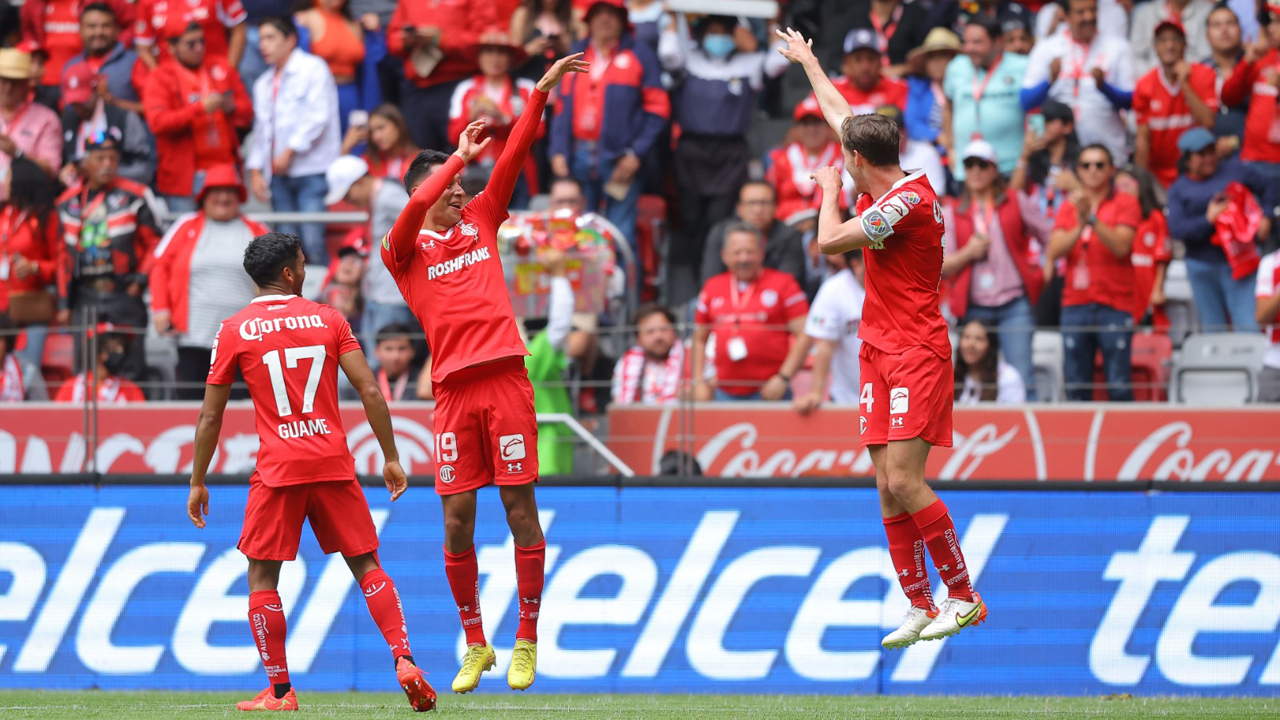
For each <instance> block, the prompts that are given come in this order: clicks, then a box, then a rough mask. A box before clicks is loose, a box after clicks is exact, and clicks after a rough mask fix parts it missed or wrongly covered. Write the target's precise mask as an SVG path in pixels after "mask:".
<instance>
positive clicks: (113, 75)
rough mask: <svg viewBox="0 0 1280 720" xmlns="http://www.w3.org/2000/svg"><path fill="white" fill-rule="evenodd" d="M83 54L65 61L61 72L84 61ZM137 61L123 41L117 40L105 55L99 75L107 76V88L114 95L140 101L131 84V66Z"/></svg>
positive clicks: (130, 100) (136, 55)
mask: <svg viewBox="0 0 1280 720" xmlns="http://www.w3.org/2000/svg"><path fill="white" fill-rule="evenodd" d="M85 59H86V58H85V54H84V53H80V54H79V55H76V56H75V57H73V58H71V59H70V60H68V61H67V63H66V64H65V65H63V66H62V72H64V73H65V72H66V71H67V68H70V67H71V66H72V65H78V64H80V63H82V62H84V61H85ZM137 62H138V53H136V52H134V51H133V50H130V49H129V48H126V47H125V46H124V43H120V42H117V43H116V46H115V47H113V48H111V52H110V53H109V54H108V55H107V59H106V61H105V62H103V63H102V68H101V69H100V70H98V74H99V75H105V76H106V78H107V90H109V91H110V92H111V94H112V95H113V96H114V97H118V98H120V99H121V100H128V101H129V102H141V101H142V98H141V97H139V96H138V89H137V88H135V87H134V86H133V66H134V64H136V63H137Z"/></svg>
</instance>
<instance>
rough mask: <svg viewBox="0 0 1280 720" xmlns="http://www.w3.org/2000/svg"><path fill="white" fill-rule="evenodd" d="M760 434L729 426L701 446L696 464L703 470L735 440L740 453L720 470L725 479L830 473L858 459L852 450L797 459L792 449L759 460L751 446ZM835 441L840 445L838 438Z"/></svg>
mask: <svg viewBox="0 0 1280 720" xmlns="http://www.w3.org/2000/svg"><path fill="white" fill-rule="evenodd" d="M759 436H760V431H759V430H757V429H756V426H755V424H754V423H751V422H740V423H734V424H733V425H730V426H728V427H726V428H724V429H723V430H721V431H720V432H718V433H716V434H715V436H714V437H712V438H711V439H710V440H708V441H707V442H706V444H705V445H703V446H702V449H701V450H699V451H698V455H697V458H698V464H699V465H700V466H702V467H704V468H709V467H712V466H713V464H714V463H715V462H716V461H717V459H718V458H719V457H720V454H721V453H722V452H724V451H725V450H726V449H727V448H729V446H730V445H732V444H733V443H734V442H735V441H736V442H737V443H738V446H739V448H740V451H739V452H738V453H737V454H736V455H734V456H733V457H731V458H729V460H727V461H726V462H725V464H724V467H723V468H722V469H721V470H720V475H722V476H724V477H770V476H780V477H795V476H797V475H799V474H800V473H802V472H809V471H818V472H829V471H831V470H834V469H835V468H837V467H847V466H849V465H851V464H853V462H854V461H855V460H856V459H857V457H858V453H859V450H857V449H854V448H837V449H830V450H828V449H818V450H812V451H810V452H808V453H806V454H805V456H804V457H803V458H797V456H796V453H795V452H794V451H792V450H780V451H778V452H776V453H774V454H773V455H772V456H771V457H769V458H768V459H767V460H764V461H761V459H760V453H758V452H756V451H755V450H753V449H752V448H753V447H754V445H755V443H756V440H757V438H758V437H759ZM835 441H836V442H840V440H839V439H838V438H837V439H835Z"/></svg>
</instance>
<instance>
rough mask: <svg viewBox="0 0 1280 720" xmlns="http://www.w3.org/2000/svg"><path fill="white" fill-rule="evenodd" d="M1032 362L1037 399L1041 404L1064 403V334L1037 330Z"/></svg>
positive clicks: (1033, 340)
mask: <svg viewBox="0 0 1280 720" xmlns="http://www.w3.org/2000/svg"><path fill="white" fill-rule="evenodd" d="M1031 362H1032V365H1033V366H1034V367H1035V383H1036V398H1037V399H1038V400H1040V402H1062V400H1063V398H1064V397H1065V395H1066V390H1065V380H1064V378H1063V363H1064V362H1065V360H1064V354H1063V350H1062V333H1060V332H1057V331H1056V330H1036V332H1035V334H1034V335H1033V336H1032V339H1031Z"/></svg>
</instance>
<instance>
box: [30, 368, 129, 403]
mask: <svg viewBox="0 0 1280 720" xmlns="http://www.w3.org/2000/svg"><path fill="white" fill-rule="evenodd" d="M92 382H93V380H92V379H90V375H89V373H81V374H79V375H77V376H76V377H75V378H74V379H72V380H70V381H69V382H65V383H63V384H62V387H61V388H59V389H58V395H57V396H56V397H55V398H54V399H53V401H54V402H61V403H76V404H81V403H84V402H85V400H86V394H87V391H88V388H89V385H90V384H91V383H92ZM146 400H147V396H146V395H143V394H142V388H140V387H138V386H137V385H134V384H133V383H132V382H130V381H129V380H126V379H124V378H121V377H109V378H107V379H105V380H103V381H102V383H101V384H99V385H98V404H99V405H127V404H129V403H140V402H146Z"/></svg>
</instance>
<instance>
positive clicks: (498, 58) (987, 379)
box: [0, 0, 1280, 412]
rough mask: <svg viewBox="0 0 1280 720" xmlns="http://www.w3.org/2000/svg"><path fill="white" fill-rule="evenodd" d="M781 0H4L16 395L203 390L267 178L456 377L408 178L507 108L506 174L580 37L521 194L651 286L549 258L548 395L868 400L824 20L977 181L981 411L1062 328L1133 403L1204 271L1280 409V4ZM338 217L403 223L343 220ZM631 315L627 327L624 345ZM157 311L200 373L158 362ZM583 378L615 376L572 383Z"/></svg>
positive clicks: (965, 183) (1069, 385)
mask: <svg viewBox="0 0 1280 720" xmlns="http://www.w3.org/2000/svg"><path fill="white" fill-rule="evenodd" d="M705 5H706V6H707V7H708V8H714V7H715V5H716V3H715V2H712V1H710V0H709V1H708V2H707V3H705ZM779 5H780V12H779V16H778V17H777V18H773V19H770V20H768V21H765V20H762V19H758V18H739V17H731V16H721V15H700V16H687V15H685V14H683V13H677V12H669V11H668V9H667V8H666V7H665V5H664V3H663V2H662V0H629V1H628V0H431V1H429V2H428V1H427V0H399V2H397V0H302V2H298V3H295V2H294V0H183V1H182V2H177V1H173V0H136V2H134V0H104V1H102V2H84V1H83V0H25V2H21V3H17V2H13V1H12V0H0V43H3V48H2V49H0V174H3V184H2V185H0V199H2V200H3V202H4V205H3V209H2V210H0V288H2V289H0V402H14V401H21V400H24V399H27V400H35V399H44V398H45V397H54V398H55V399H58V400H65V401H72V402H83V401H84V400H85V399H86V397H87V396H88V395H90V394H92V393H94V392H95V389H96V396H97V399H98V402H100V403H115V402H132V401H138V400H142V399H143V398H144V392H143V391H142V390H141V389H140V387H143V388H146V393H145V396H146V397H150V398H151V399H163V398H178V399H197V398H199V397H200V396H201V394H202V392H203V387H202V385H203V381H204V378H205V376H206V374H207V372H208V368H209V362H210V361H209V354H210V350H211V348H212V346H213V343H214V336H215V334H216V331H217V329H218V326H219V323H220V321H221V319H223V318H224V317H226V316H229V315H231V314H233V313H234V312H236V311H237V310H239V309H240V308H241V307H243V306H244V305H245V304H246V303H247V302H248V301H249V299H250V298H251V297H252V296H253V292H254V290H253V286H252V283H251V282H250V281H249V279H248V277H247V276H246V275H245V273H244V271H243V269H242V268H241V258H242V255H243V251H244V248H245V246H246V245H247V243H248V242H249V240H250V239H252V238H253V237H254V236H255V235H257V234H260V233H262V232H264V231H265V226H264V225H262V224H261V223H260V222H258V221H256V220H254V219H252V218H251V217H249V216H248V215H246V212H247V209H246V203H250V204H251V205H250V206H252V204H253V203H256V207H257V208H259V209H262V210H266V209H268V208H269V209H270V210H274V211H276V212H281V213H306V214H309V216H304V217H302V218H297V217H291V218H287V219H288V220H290V221H291V222H282V223H276V224H275V229H280V230H286V231H290V232H295V233H297V234H298V235H299V236H300V237H301V238H302V241H303V246H304V248H305V251H306V255H307V258H308V262H309V264H311V265H313V266H325V267H327V277H326V278H325V282H324V283H323V285H322V290H321V291H320V297H321V298H322V299H323V301H324V302H327V303H330V304H332V305H333V306H334V307H336V308H338V309H339V310H340V311H341V312H343V313H344V314H345V315H347V316H348V317H349V318H350V319H351V321H352V324H353V326H354V327H355V329H356V332H357V335H358V337H359V338H360V339H361V342H362V344H363V345H364V347H365V350H366V352H367V353H368V354H369V355H370V356H371V357H370V359H371V363H372V364H373V365H374V366H375V367H378V368H380V370H379V380H380V384H381V387H382V388H383V391H384V395H386V397H387V398H388V399H393V400H407V399H415V398H421V399H430V397H431V386H430V381H429V351H428V349H427V348H426V347H425V344H424V343H422V341H421V331H420V329H419V328H418V327H417V324H416V321H415V320H414V317H413V315H412V313H410V312H409V310H408V307H407V306H406V304H405V302H404V300H403V298H402V297H401V296H400V293H399V291H398V289H397V288H396V286H395V283H394V281H393V280H392V278H391V275H390V273H389V272H388V271H387V269H386V268H385V267H383V265H382V262H381V259H380V253H378V252H376V249H377V247H378V243H379V242H380V240H381V238H383V237H384V236H385V235H386V233H387V232H388V230H389V229H390V227H391V224H392V223H393V222H394V220H395V218H396V217H397V215H398V214H399V212H400V210H401V209H402V208H403V207H404V205H405V203H407V202H408V194H407V193H406V191H405V189H404V186H403V184H402V181H401V177H402V175H403V174H404V172H405V170H406V169H407V168H408V165H409V162H410V161H411V160H412V159H413V157H414V156H415V154H416V153H417V152H418V150H419V148H434V149H439V150H445V151H448V150H450V149H451V148H452V146H453V143H454V140H456V138H457V136H458V134H459V132H461V129H462V128H463V127H465V125H466V124H467V123H468V122H470V121H473V120H475V119H478V118H482V117H483V118H487V119H488V132H489V133H490V134H492V135H493V136H494V138H495V142H493V143H491V145H490V147H489V149H488V152H487V153H486V155H485V156H483V157H481V158H480V159H479V160H478V161H477V162H475V163H473V167H472V168H470V169H469V170H468V173H469V176H468V178H467V180H468V182H469V183H471V185H470V186H472V187H474V186H476V184H480V185H482V184H483V182H484V180H485V179H486V178H487V173H488V172H489V170H490V169H491V168H492V165H493V162H494V161H495V160H496V158H497V157H498V155H499V154H500V153H501V151H502V147H503V142H504V139H505V137H506V136H507V134H509V133H510V131H511V128H512V126H513V124H514V121H515V119H516V118H518V117H519V116H520V114H521V112H522V111H523V109H524V107H525V105H526V103H527V102H528V99H529V96H530V93H531V92H532V89H533V82H532V81H533V79H536V78H538V77H539V76H540V75H541V74H542V72H543V71H544V70H545V68H546V67H547V66H548V64H549V63H550V62H552V61H554V60H555V59H556V58H558V57H562V56H564V55H566V54H568V53H570V52H579V51H581V52H585V54H586V59H587V60H588V61H589V62H591V63H592V67H591V71H590V73H589V74H587V75H584V76H581V77H571V78H569V79H567V80H566V81H565V83H564V84H563V86H562V87H561V88H559V91H558V93H557V95H556V96H555V97H554V100H553V102H552V103H551V104H549V108H550V109H549V111H548V118H547V122H546V123H545V124H544V126H543V128H542V130H540V132H541V133H544V134H543V135H542V136H540V140H539V143H538V145H537V146H536V151H535V153H534V156H533V157H531V158H530V161H529V163H528V166H527V167H526V168H525V170H524V173H523V174H522V176H521V178H520V181H519V183H518V185H517V188H516V191H515V195H514V197H513V200H512V202H511V209H512V210H513V211H516V210H526V209H529V208H531V207H536V208H538V209H539V210H542V211H544V212H558V213H568V214H570V215H580V214H588V213H592V214H596V215H598V216H599V217H600V218H602V219H604V220H606V221H607V222H608V223H609V224H611V226H612V227H614V228H616V229H617V230H618V232H619V236H620V237H619V238H618V241H619V242H625V243H626V245H627V248H624V250H628V251H629V252H624V253H623V254H622V256H620V257H623V256H625V257H626V258H630V260H629V261H623V260H620V261H619V264H620V265H621V266H623V267H624V269H625V272H627V273H629V274H630V275H631V276H632V277H633V278H635V279H637V280H638V283H637V285H638V287H639V293H638V294H639V295H640V296H641V297H640V298H638V299H639V300H643V301H645V302H643V303H638V304H639V307H636V308H634V310H632V311H631V312H630V313H624V314H629V317H620V316H618V315H617V314H611V313H606V314H604V315H603V316H588V317H583V316H582V314H581V313H579V314H577V315H575V314H573V313H572V307H573V297H572V293H573V292H574V290H573V287H571V285H570V284H569V283H567V282H562V281H563V280H564V279H565V277H566V271H565V269H564V266H565V260H564V258H563V257H560V256H559V255H558V254H556V253H550V254H547V255H544V256H543V260H544V262H545V263H546V265H547V268H548V270H549V273H548V274H549V275H550V276H552V279H551V280H549V281H548V283H547V287H548V288H549V289H550V293H551V300H550V302H549V303H548V306H549V310H548V314H550V315H551V316H552V317H548V318H545V319H534V318H530V319H528V320H527V321H526V330H527V332H528V335H529V341H530V346H531V349H533V350H534V356H533V358H531V360H530V362H529V367H530V368H531V369H533V368H535V367H536V368H538V377H535V378H534V380H535V382H538V383H540V384H539V385H538V387H539V388H540V389H539V394H540V409H542V406H543V405H544V404H545V407H546V408H548V409H554V410H556V411H566V410H567V409H569V408H570V407H572V406H578V407H580V408H581V409H582V410H584V411H587V412H593V411H598V410H599V409H601V408H603V406H604V405H605V404H607V403H608V402H614V403H666V402H677V401H682V400H711V399H717V400H745V399H757V400H765V401H783V400H790V401H792V402H793V403H794V404H795V406H796V407H797V409H799V410H800V411H801V412H808V411H811V410H813V409H814V408H816V407H818V406H819V405H821V404H822V403H823V402H824V401H826V400H827V399H828V398H829V399H830V400H831V401H833V402H838V403H857V402H858V397H859V384H858V362H857V354H858V348H859V344H858V340H857V329H858V324H859V318H860V315H861V304H862V297H863V286H862V282H863V274H862V261H861V257H860V256H859V254H858V253H856V252H855V253H850V254H848V255H845V256H832V257H826V256H822V255H821V254H819V253H818V252H817V247H816V242H815V241H814V237H815V230H816V224H817V208H818V206H819V204H820V201H821V197H820V193H821V191H820V190H819V189H818V187H817V186H816V183H815V182H814V180H813V178H812V177H811V174H812V173H814V172H815V171H816V170H817V169H818V168H820V167H823V166H827V165H835V166H837V167H841V166H842V165H843V157H842V154H841V151H840V146H839V140H838V138H837V137H836V135H835V134H834V133H833V132H832V131H831V129H830V128H829V127H828V126H827V124H826V123H825V122H824V120H823V118H822V114H821V111H820V110H819V108H818V105H817V102H816V100H815V99H814V98H812V97H805V94H804V93H805V91H806V90H802V89H801V88H806V89H807V85H804V84H803V80H799V82H796V81H795V80H796V78H797V76H796V75H795V74H794V73H792V72H789V70H790V65H789V63H788V61H787V60H786V59H785V58H784V57H782V56H781V55H780V54H779V53H777V52H776V45H777V43H778V42H779V41H778V40H777V38H776V36H775V35H774V32H773V31H774V29H775V28H777V27H779V26H782V27H786V26H791V27H796V28H798V29H800V30H801V31H802V32H804V34H805V35H806V36H807V37H812V38H814V48H815V51H817V53H818V55H819V57H820V58H822V59H823V63H824V66H825V67H826V68H827V69H828V71H829V72H831V73H832V74H833V75H838V76H839V78H838V79H837V81H836V82H837V87H838V88H839V90H840V92H841V93H842V94H843V95H844V96H845V97H846V98H847V100H848V101H849V104H850V106H851V107H852V108H853V109H854V111H855V112H857V113H868V112H879V113H882V114H885V115H887V116H889V117H890V118H892V119H893V120H894V121H895V122H897V123H898V125H899V127H900V128H901V130H902V146H901V154H902V164H903V166H904V167H906V168H911V169H916V168H919V169H921V170H922V171H923V172H925V174H926V175H927V177H928V179H929V181H930V183H931V184H932V185H933V186H934V188H935V189H936V190H937V191H938V194H939V196H943V195H945V202H944V204H943V207H942V208H941V212H942V214H943V215H944V216H945V218H946V224H947V238H946V251H945V252H946V260H945V263H944V266H943V276H944V281H943V282H944V287H943V298H944V299H943V302H944V308H945V311H946V313H947V315H948V317H949V318H950V319H952V320H953V321H954V341H955V344H956V348H957V352H956V353H955V357H956V362H955V365H956V390H955V392H956V399H957V401H958V402H964V403H970V402H973V403H976V402H1000V403H1016V402H1024V401H1028V400H1035V399H1037V390H1038V385H1039V384H1038V383H1037V379H1036V369H1035V359H1034V356H1035V354H1036V348H1037V343H1036V336H1037V334H1040V335H1041V337H1051V338H1060V340H1054V342H1055V343H1060V347H1059V351H1058V357H1060V361H1059V362H1060V363H1061V372H1062V378H1063V381H1064V385H1065V389H1066V397H1067V399H1071V400H1088V399H1093V398H1095V397H1097V398H1109V399H1111V400H1132V399H1134V397H1135V390H1134V387H1135V380H1134V360H1133V357H1134V354H1135V353H1136V352H1137V348H1138V346H1139V344H1141V345H1142V346H1143V347H1151V346H1152V344H1153V343H1154V344H1155V346H1157V347H1168V348H1171V347H1172V341H1170V340H1168V339H1167V338H1168V335H1169V333H1170V332H1171V329H1172V330H1173V331H1174V335H1175V338H1174V339H1175V340H1180V339H1181V336H1182V335H1184V334H1185V331H1182V332H1179V331H1178V327H1177V326H1178V324H1179V319H1178V318H1176V317H1171V314H1172V313H1171V312H1168V311H1169V310H1171V308H1170V307H1169V302H1168V299H1169V296H1168V294H1167V292H1166V284H1167V280H1168V279H1169V268H1170V267H1171V265H1173V266H1176V267H1178V268H1180V269H1181V270H1180V272H1181V273H1182V276H1183V277H1184V278H1185V280H1186V282H1187V284H1189V287H1190V294H1189V298H1190V305H1191V306H1193V307H1194V314H1195V315H1196V316H1197V317H1198V325H1199V328H1200V329H1201V330H1207V331H1231V332H1238V333H1252V334H1255V335H1257V334H1259V333H1260V331H1263V330H1265V331H1266V332H1267V333H1270V335H1269V337H1270V341H1271V346H1270V350H1269V351H1268V352H1267V356H1266V362H1265V367H1264V368H1263V370H1262V375H1261V380H1262V383H1261V385H1262V387H1261V391H1260V396H1261V398H1262V399H1264V400H1269V401H1280V331H1276V330H1273V329H1272V328H1271V326H1272V325H1273V324H1276V323H1277V311H1278V310H1280V255H1277V254H1276V253H1274V252H1272V253H1271V254H1266V255H1264V252H1265V251H1267V250H1269V249H1274V247H1275V245H1276V243H1275V240H1276V238H1275V237H1274V236H1273V232H1272V229H1273V221H1274V218H1275V216H1276V212H1277V208H1280V183H1278V182H1277V181H1280V113H1278V112H1277V102H1276V99H1277V97H1280V4H1277V5H1268V4H1265V1H1264V0H1228V2H1225V3H1221V4H1216V5H1215V4H1212V3H1210V2H1209V1H1208V0H1146V1H1145V2H1133V0H1062V1H1061V2H1059V3H1055V2H1047V3H1042V2H1038V1H1037V0H1028V1H1027V2H1010V1H1009V0H978V1H976V2H959V1H958V0H912V1H911V2H902V1H901V0H789V1H783V2H780V3H779ZM853 201H854V198H853V188H852V182H851V181H850V180H849V179H848V176H847V175H846V178H845V184H844V196H843V197H842V205H843V206H844V207H846V208H848V207H852V205H853ZM326 210H360V211H364V212H366V213H368V216H369V220H368V221H367V222H366V223H363V224H357V225H355V226H341V225H338V224H336V223H329V224H325V223H321V222H315V221H314V220H315V219H316V214H318V213H323V212H325V211H326ZM250 214H252V213H250ZM298 219H301V220H303V221H302V222H294V221H295V220H298ZM308 220H311V221H308ZM655 228H658V229H655ZM665 228H669V230H666V229H665ZM371 250H373V251H371ZM633 304H636V303H633ZM690 322H691V323H692V328H691V329H690V331H688V332H685V331H684V328H685V327H686V326H687V325H689V324H690ZM1182 322H1183V324H1184V325H1185V319H1184V320H1183V321H1182ZM601 323H604V324H605V326H612V327H615V328H621V327H626V328H628V330H627V331H626V332H627V335H626V342H625V343H621V344H618V343H614V345H613V346H610V345H609V344H608V343H604V344H602V343H601V342H599V341H598V339H597V335H596V334H595V331H597V330H598V326H599V325H600V324H601ZM632 330H633V331H634V336H631V335H630V332H631V331H632ZM148 334H149V335H151V338H147V337H146V336H147V335H148ZM619 334H621V333H619ZM156 337H160V338H168V339H170V340H171V342H172V343H173V345H174V346H175V347H176V355H175V356H173V357H172V359H171V363H170V365H171V366H170V367H162V368H157V367H155V366H154V362H152V361H150V360H149V357H150V355H149V353H148V352H147V350H146V348H147V344H148V340H151V341H152V342H154V339H155V338H156ZM90 338H94V339H95V341H94V342H91V343H90V342H88V341H89V339H90ZM1152 338H1157V339H1156V340H1152ZM633 341H634V342H633ZM68 343H73V345H74V348H75V349H74V350H71V349H68V348H69V345H68ZM1162 343H1163V344H1162ZM86 344H87V345H88V346H89V347H93V348H96V351H97V357H96V358H91V357H89V353H88V352H87V350H85V346H86ZM1164 357H1165V360H1167V357H1168V355H1167V352H1166V354H1165V355H1164ZM615 358H616V359H615ZM570 368H572V373H573V374H574V375H575V376H576V377H578V378H580V379H582V380H583V381H584V382H583V384H584V385H585V386H586V387H587V388H588V390H586V391H583V392H581V393H580V394H579V395H578V396H576V397H569V396H568V394H567V393H565V392H564V390H563V389H558V390H557V391H556V394H555V398H554V400H545V401H544V400H543V398H544V397H546V396H549V395H551V394H552V391H551V390H550V389H549V388H553V387H555V388H562V387H563V384H562V382H561V381H562V379H563V376H564V374H565V373H566V372H569V371H570V370H569V369H570ZM161 379H163V381H160V380H161ZM593 380H594V381H597V384H598V385H599V386H600V387H599V389H600V392H598V393H597V392H594V391H592V390H591V389H590V388H591V386H592V382H591V381H593ZM46 387H47V388H48V389H47V390H46ZM544 388H548V389H546V390H544ZM1162 393H1163V388H1155V389H1152V388H1147V391H1146V392H1145V393H1140V394H1141V395H1142V396H1143V397H1148V398H1153V399H1154V398H1155V397H1157V396H1159V395H1161V394H1162ZM1039 399H1050V398H1039Z"/></svg>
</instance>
